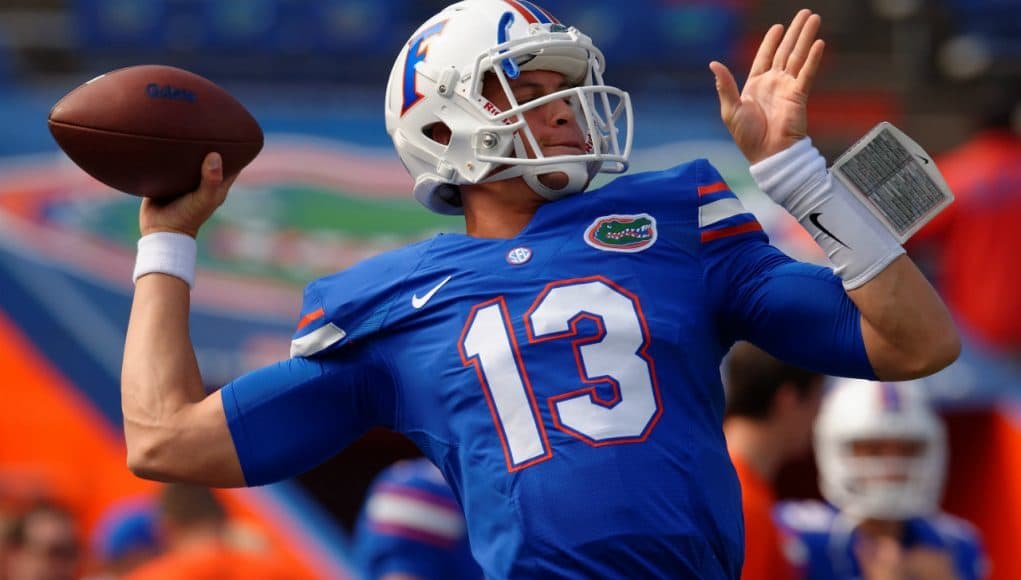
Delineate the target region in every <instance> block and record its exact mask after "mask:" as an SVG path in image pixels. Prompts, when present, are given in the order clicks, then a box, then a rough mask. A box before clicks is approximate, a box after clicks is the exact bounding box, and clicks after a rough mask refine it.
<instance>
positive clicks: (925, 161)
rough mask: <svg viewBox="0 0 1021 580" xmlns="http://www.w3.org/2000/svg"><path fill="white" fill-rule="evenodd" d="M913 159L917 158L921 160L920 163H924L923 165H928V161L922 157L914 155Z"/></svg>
mask: <svg viewBox="0 0 1021 580" xmlns="http://www.w3.org/2000/svg"><path fill="white" fill-rule="evenodd" d="M915 157H917V158H919V159H921V160H922V163H924V164H926V165H928V164H929V160H928V159H927V158H925V157H922V156H921V155H915Z"/></svg>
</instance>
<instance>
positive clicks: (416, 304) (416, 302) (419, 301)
mask: <svg viewBox="0 0 1021 580" xmlns="http://www.w3.org/2000/svg"><path fill="white" fill-rule="evenodd" d="M453 277H454V275H453V274H451V275H450V276H447V277H446V278H444V279H443V281H442V282H440V283H439V284H437V285H435V286H433V287H432V290H430V291H428V292H426V293H425V294H424V295H423V296H422V297H421V298H419V297H418V294H417V293H416V294H412V295H411V307H412V308H414V309H415V310H418V309H419V308H421V307H423V306H425V303H426V302H429V300H430V299H431V298H432V297H433V295H434V294H436V293H437V292H439V291H440V288H443V285H444V284H446V283H447V282H450V279H451V278H453Z"/></svg>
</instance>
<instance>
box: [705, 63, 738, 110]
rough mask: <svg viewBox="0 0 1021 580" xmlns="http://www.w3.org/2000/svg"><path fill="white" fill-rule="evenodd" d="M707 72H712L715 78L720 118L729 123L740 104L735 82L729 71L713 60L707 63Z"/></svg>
mask: <svg viewBox="0 0 1021 580" xmlns="http://www.w3.org/2000/svg"><path fill="white" fill-rule="evenodd" d="M709 70H711V71H713V76H715V77H716V92H717V94H718V95H719V96H720V118H722V119H723V122H724V123H729V122H730V119H731V118H733V116H734V111H736V110H737V107H738V105H740V103H741V93H740V92H738V90H737V81H736V80H734V75H732V74H731V73H730V69H728V68H727V66H726V65H724V64H723V63H721V62H717V61H715V60H714V61H713V62H711V63H709Z"/></svg>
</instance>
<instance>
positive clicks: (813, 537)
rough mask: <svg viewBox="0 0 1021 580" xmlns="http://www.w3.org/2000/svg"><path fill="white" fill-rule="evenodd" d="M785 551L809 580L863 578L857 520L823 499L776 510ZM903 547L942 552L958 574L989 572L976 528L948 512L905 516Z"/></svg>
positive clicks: (972, 579) (973, 577)
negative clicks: (858, 546)
mask: <svg viewBox="0 0 1021 580" xmlns="http://www.w3.org/2000/svg"><path fill="white" fill-rule="evenodd" d="M774 517H775V519H776V522H777V525H778V527H779V528H780V530H781V535H782V536H783V538H784V539H783V542H784V553H785V554H786V556H787V558H788V559H789V560H790V562H791V564H792V565H794V567H795V568H797V569H799V570H801V571H802V577H803V578H805V579H806V580H845V579H846V580H857V579H859V578H861V577H862V575H861V568H860V566H859V565H858V560H857V559H856V557H855V549H854V546H855V543H856V542H857V541H858V538H859V534H858V532H856V531H855V529H854V524H853V523H852V522H850V521H848V520H847V519H846V518H843V517H841V515H840V513H839V512H838V511H837V510H836V509H835V508H834V507H833V506H831V505H829V504H825V503H822V502H819V501H796V502H782V503H780V504H779V505H778V506H777V507H776V509H775V510H774ZM901 544H902V545H903V547H904V548H916V547H925V548H930V549H935V550H943V551H945V552H946V553H947V554H949V556H950V558H951V559H952V560H953V563H954V569H955V572H956V573H957V578H960V579H961V580H979V579H981V578H985V577H986V576H987V574H988V563H987V561H986V558H985V554H984V553H983V550H982V546H981V542H980V540H979V536H978V532H977V531H976V530H975V528H974V527H972V526H971V524H969V523H968V522H966V521H964V520H961V519H959V518H955V517H953V516H951V515H948V514H942V513H941V514H937V515H934V516H930V517H925V518H913V519H910V520H907V521H906V522H905V525H904V537H903V539H902V540H901Z"/></svg>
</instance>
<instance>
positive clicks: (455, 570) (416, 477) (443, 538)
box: [354, 459, 482, 580]
mask: <svg viewBox="0 0 1021 580" xmlns="http://www.w3.org/2000/svg"><path fill="white" fill-rule="evenodd" d="M354 558H355V561H356V562H357V564H358V567H359V568H360V570H361V571H362V573H363V574H364V575H365V577H366V578H382V577H384V576H386V575H387V574H406V575H409V576H414V577H418V578H437V579H441V578H442V579H444V580H481V579H482V570H481V569H480V568H479V566H478V564H476V563H475V559H474V558H473V557H472V555H471V548H470V547H469V545H468V530H467V527H466V526H465V522H464V515H463V514H462V512H461V506H459V505H458V504H457V500H456V499H455V498H454V494H453V493H452V492H451V491H450V486H448V485H447V482H446V481H444V479H443V474H441V473H440V470H439V469H437V468H436V466H434V465H433V464H432V463H430V462H429V460H427V459H416V460H412V461H401V462H398V463H396V464H394V465H392V466H391V467H388V468H387V469H386V470H384V471H383V472H382V473H381V474H379V476H377V477H376V479H375V481H373V483H372V486H371V487H370V488H369V493H368V497H367V498H366V501H365V507H364V508H363V509H362V513H361V515H360V516H359V518H358V524H357V526H356V528H355V536H354Z"/></svg>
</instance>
